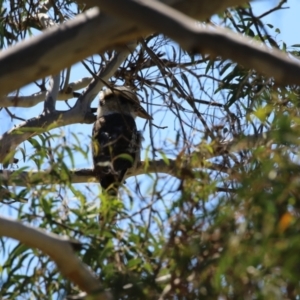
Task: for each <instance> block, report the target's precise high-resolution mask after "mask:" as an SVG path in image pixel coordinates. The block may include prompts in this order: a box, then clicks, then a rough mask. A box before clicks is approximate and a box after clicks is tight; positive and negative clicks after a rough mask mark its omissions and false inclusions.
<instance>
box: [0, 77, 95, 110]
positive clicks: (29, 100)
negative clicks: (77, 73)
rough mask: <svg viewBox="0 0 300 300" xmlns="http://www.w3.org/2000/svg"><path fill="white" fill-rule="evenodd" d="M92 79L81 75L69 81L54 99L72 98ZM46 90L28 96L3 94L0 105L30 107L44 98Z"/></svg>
mask: <svg viewBox="0 0 300 300" xmlns="http://www.w3.org/2000/svg"><path fill="white" fill-rule="evenodd" d="M92 80H93V78H92V77H83V78H81V79H79V80H77V81H75V82H72V83H69V84H68V85H67V87H66V88H65V89H64V90H59V91H58V94H57V97H56V100H61V101H65V100H68V99H71V98H74V92H75V91H77V90H80V89H83V88H85V87H86V86H87V85H89V84H90V83H91V81H92ZM46 94H47V91H41V92H38V93H35V94H32V95H29V96H18V95H16V96H3V97H1V98H0V107H32V106H34V105H37V104H38V103H40V102H43V101H44V100H45V98H46Z"/></svg>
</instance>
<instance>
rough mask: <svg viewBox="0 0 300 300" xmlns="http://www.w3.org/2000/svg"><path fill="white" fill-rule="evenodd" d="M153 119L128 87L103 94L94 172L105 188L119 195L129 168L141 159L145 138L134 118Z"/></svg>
mask: <svg viewBox="0 0 300 300" xmlns="http://www.w3.org/2000/svg"><path fill="white" fill-rule="evenodd" d="M136 117H141V118H144V119H147V120H150V119H152V117H151V116H150V115H149V114H148V113H147V112H146V111H145V109H144V108H143V107H142V106H141V104H140V100H139V98H138V97H137V96H136V94H135V93H134V92H132V91H131V90H130V89H129V88H127V87H117V88H113V89H106V90H105V91H103V92H101V93H100V101H99V106H98V110H97V120H96V122H95V124H94V127H93V134H92V138H93V142H92V145H93V146H92V149H93V162H94V172H95V175H96V177H97V179H98V180H99V182H100V185H101V187H102V189H104V190H106V191H107V192H108V193H109V194H110V195H112V196H116V195H117V193H118V188H119V186H120V184H122V182H123V180H124V176H125V174H126V172H127V170H128V169H130V168H132V167H135V166H136V164H137V163H138V161H139V160H140V150H141V142H142V136H141V133H140V132H139V131H138V130H137V128H136V123H135V118H136Z"/></svg>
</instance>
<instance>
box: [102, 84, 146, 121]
mask: <svg viewBox="0 0 300 300" xmlns="http://www.w3.org/2000/svg"><path fill="white" fill-rule="evenodd" d="M97 113H98V116H105V115H109V114H113V113H121V114H126V115H131V116H132V117H133V118H135V117H140V118H143V119H147V120H152V117H151V116H150V115H149V114H148V113H147V111H146V110H145V109H144V108H143V107H142V106H141V103H140V100H139V98H138V97H137V95H136V94H135V93H134V92H133V91H131V90H130V89H129V88H127V87H124V86H122V87H115V88H113V89H106V90H105V91H102V92H101V93H100V101H99V107H98V112H97Z"/></svg>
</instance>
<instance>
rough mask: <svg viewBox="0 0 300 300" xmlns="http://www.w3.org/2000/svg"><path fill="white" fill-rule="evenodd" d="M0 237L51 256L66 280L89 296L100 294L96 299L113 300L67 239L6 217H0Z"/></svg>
mask: <svg viewBox="0 0 300 300" xmlns="http://www.w3.org/2000/svg"><path fill="white" fill-rule="evenodd" d="M0 236H7V237H10V238H13V239H16V240H18V241H20V242H21V243H23V244H25V245H27V246H28V247H34V248H38V249H40V250H41V251H42V252H43V253H45V254H47V255H49V256H50V257H51V259H53V261H54V262H55V263H56V265H57V267H58V268H59V270H60V272H61V273H62V274H63V275H64V276H66V277H67V278H68V279H69V280H71V281H72V282H74V283H75V284H77V285H78V286H79V287H80V288H81V289H82V290H84V291H86V292H87V293H88V294H97V297H96V298H93V299H103V300H104V299H112V296H111V295H110V293H108V292H104V291H102V289H103V288H102V285H101V283H100V281H99V279H98V278H97V277H96V276H95V275H94V274H92V273H91V271H90V270H89V269H88V268H87V266H86V265H85V264H83V263H82V262H81V261H80V260H79V259H78V257H77V256H76V255H75V254H74V251H73V247H74V246H73V245H75V243H74V242H73V241H72V240H70V239H68V238H67V237H60V236H58V235H56V234H53V233H47V232H45V231H43V230H41V229H38V228H33V227H31V226H29V225H25V224H22V223H20V222H18V221H14V220H12V219H9V218H5V217H0ZM76 244H78V243H76Z"/></svg>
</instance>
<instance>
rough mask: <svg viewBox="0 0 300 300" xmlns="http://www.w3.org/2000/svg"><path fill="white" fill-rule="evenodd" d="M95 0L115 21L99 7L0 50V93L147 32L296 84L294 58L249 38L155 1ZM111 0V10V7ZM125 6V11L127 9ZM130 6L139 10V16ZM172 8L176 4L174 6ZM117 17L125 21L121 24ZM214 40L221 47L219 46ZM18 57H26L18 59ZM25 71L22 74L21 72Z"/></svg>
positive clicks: (297, 66)
mask: <svg viewBox="0 0 300 300" xmlns="http://www.w3.org/2000/svg"><path fill="white" fill-rule="evenodd" d="M88 2H89V1H88ZM95 2H97V3H99V5H100V4H102V5H103V8H105V9H106V10H107V11H109V12H110V13H112V14H114V15H115V16H117V17H118V19H113V18H112V17H109V16H107V15H100V12H99V10H98V9H96V8H94V9H92V10H89V11H87V12H86V13H85V14H82V15H79V16H77V17H76V18H74V19H73V20H71V21H68V22H66V23H65V24H61V25H60V26H59V28H50V29H48V30H47V31H45V32H44V33H43V34H42V35H40V36H37V37H33V38H31V39H28V40H26V41H23V42H20V43H18V44H17V45H15V46H13V47H10V48H9V49H7V50H5V51H3V52H2V53H1V54H0V64H1V66H2V67H1V69H0V90H1V95H4V94H6V93H8V92H11V91H13V90H15V89H17V88H19V87H21V86H23V85H24V84H26V83H29V82H32V81H34V80H36V79H39V78H41V77H44V76H47V75H49V74H55V73H57V72H59V71H60V70H62V69H63V68H66V67H68V66H70V65H72V64H74V63H75V62H77V61H79V60H81V59H83V58H85V57H87V56H90V55H92V54H94V53H98V52H103V51H105V50H107V49H109V48H112V47H115V46H116V45H120V44H124V43H128V41H131V40H134V39H136V38H138V37H140V36H143V35H147V34H149V33H151V32H153V31H158V32H162V33H165V34H167V35H169V36H170V37H171V38H173V39H174V40H175V41H177V42H178V43H179V44H180V45H181V46H182V47H183V48H184V49H186V50H189V51H194V52H198V53H199V52H201V53H208V54H211V55H212V56H221V57H222V58H223V59H232V60H233V61H236V62H238V63H240V64H242V65H244V66H246V67H249V68H255V69H256V70H257V71H259V72H261V73H264V74H266V75H267V76H270V77H274V78H276V79H277V80H278V81H279V82H281V83H285V84H293V83H295V84H300V75H299V74H300V63H299V62H298V61H295V60H292V59H291V58H289V57H288V56H287V55H284V54H283V53H281V52H280V51H278V50H276V49H275V50H271V49H268V48H267V47H265V46H262V44H259V43H257V42H254V41H253V40H252V39H250V38H246V37H242V36H239V35H237V34H233V33H232V32H231V31H229V30H225V29H222V28H210V27H206V28H204V27H201V26H200V24H199V22H197V21H195V20H194V19H191V18H189V17H188V16H186V15H184V14H182V13H180V12H178V11H175V10H174V9H172V8H170V7H168V6H166V5H164V4H162V3H158V2H156V1H145V2H140V1H139V2H137V1H129V0H127V1H119V0H118V2H117V1H116V2H115V1H103V0H97V1H92V3H95ZM180 2H181V1H180ZM198 2H199V1H191V3H190V2H189V4H190V6H191V7H190V10H189V11H193V9H194V11H198V6H197V5H198ZM242 2H243V1H241V2H240V3H242ZM116 3H118V7H117V8H116V7H114V5H115V4H116ZM181 3H183V2H181ZM129 7H130V8H131V9H127V8H129ZM132 8H136V9H137V10H138V11H139V12H145V18H143V17H142V16H141V15H140V14H139V13H136V10H132ZM178 8H181V7H180V5H179V6H178ZM143 16H144V14H143ZM120 18H121V19H123V20H125V21H126V22H121V21H120ZM154 19H155V22H153V20H154ZM220 44H222V47H219V45H220ZM86 45H88V47H87V46H86ZM23 57H26V58H28V59H26V60H24V59H22V58H23ZM25 71H26V76H23V74H24V73H25ZM11 78H14V80H11Z"/></svg>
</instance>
